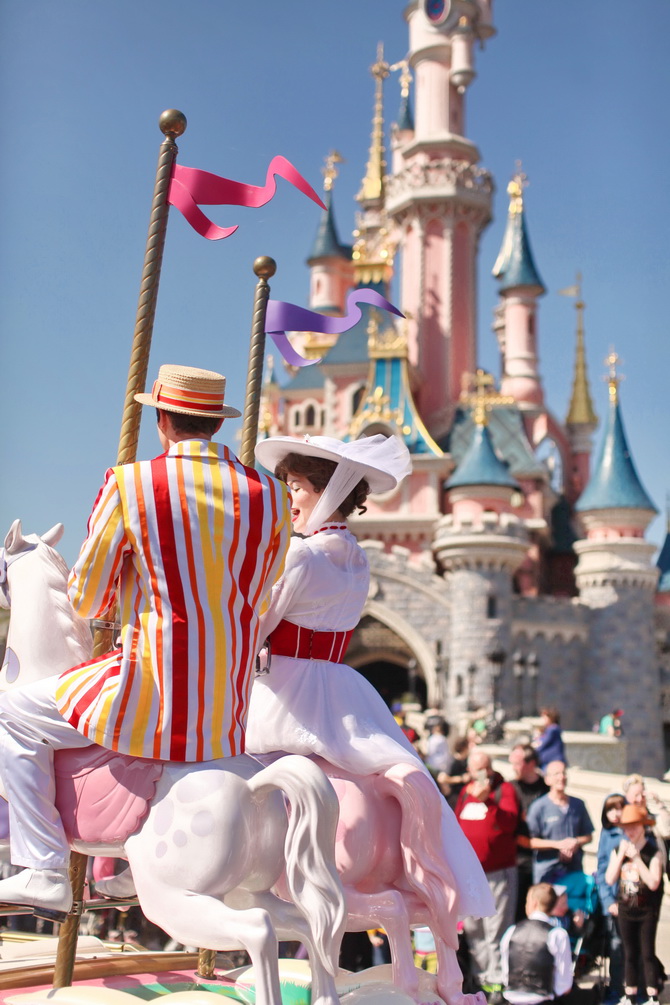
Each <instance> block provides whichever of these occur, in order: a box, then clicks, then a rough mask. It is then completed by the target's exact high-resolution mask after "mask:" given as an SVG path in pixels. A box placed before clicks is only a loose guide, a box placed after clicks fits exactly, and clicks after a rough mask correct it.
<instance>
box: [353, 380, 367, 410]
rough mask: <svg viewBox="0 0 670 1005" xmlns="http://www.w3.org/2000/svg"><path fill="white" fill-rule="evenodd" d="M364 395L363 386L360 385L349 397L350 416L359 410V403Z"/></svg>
mask: <svg viewBox="0 0 670 1005" xmlns="http://www.w3.org/2000/svg"><path fill="white" fill-rule="evenodd" d="M364 394H365V384H361V386H360V387H358V388H356V390H355V391H354V393H353V395H352V396H351V414H352V415H355V414H356V412H357V411H358V409H359V408H360V405H361V402H362V401H363V395H364Z"/></svg>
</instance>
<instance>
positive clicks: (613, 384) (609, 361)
mask: <svg viewBox="0 0 670 1005" xmlns="http://www.w3.org/2000/svg"><path fill="white" fill-rule="evenodd" d="M620 363H621V357H620V356H619V354H618V353H616V352H615V351H614V347H613V346H611V347H610V351H609V353H608V354H607V356H606V357H605V366H606V367H607V370H608V373H607V376H606V377H605V380H606V381H607V388H608V391H609V396H610V401H612V402H614V403H615V404H616V402H618V400H619V384H620V383H621V381H622V380H623V379H624V377H623V374H621V373H619V371H618V370H617V367H618V366H619V364H620Z"/></svg>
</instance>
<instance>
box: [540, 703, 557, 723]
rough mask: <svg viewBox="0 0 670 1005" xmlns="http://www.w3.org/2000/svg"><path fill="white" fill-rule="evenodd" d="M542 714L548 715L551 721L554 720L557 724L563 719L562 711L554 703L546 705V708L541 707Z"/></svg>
mask: <svg viewBox="0 0 670 1005" xmlns="http://www.w3.org/2000/svg"><path fill="white" fill-rule="evenodd" d="M540 715H546V717H547V719H549V722H554V723H556V725H558V723H559V722H560V721H561V716H560V713H559V711H558V709H557V708H554V706H553V705H545V706H544V708H541V709H540Z"/></svg>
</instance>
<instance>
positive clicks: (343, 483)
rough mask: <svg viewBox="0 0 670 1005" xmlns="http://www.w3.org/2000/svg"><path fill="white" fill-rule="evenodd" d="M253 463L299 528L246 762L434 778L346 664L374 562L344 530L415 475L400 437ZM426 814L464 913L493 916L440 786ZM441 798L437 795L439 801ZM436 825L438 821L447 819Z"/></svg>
mask: <svg viewBox="0 0 670 1005" xmlns="http://www.w3.org/2000/svg"><path fill="white" fill-rule="evenodd" d="M256 457H257V458H258V460H259V461H260V463H261V464H262V465H263V466H264V467H265V468H267V469H268V470H270V471H275V473H276V474H277V476H278V477H280V478H282V479H283V480H284V481H286V483H287V484H288V487H289V489H290V491H291V499H292V510H291V512H292V520H293V529H294V531H295V532H296V533H297V534H300V535H305V536H304V537H302V538H301V537H294V538H292V540H291V544H290V547H289V551H288V555H287V558H286V565H285V568H284V573H283V575H282V577H281V579H280V580H279V582H278V583H277V584H276V585H275V586H274V588H273V590H272V596H271V601H270V605H269V608H268V610H267V611H266V613H265V614H264V615H263V616H262V618H261V637H262V638H266V639H269V640H270V650H271V665H270V672H269V673H267V674H262V675H259V676H257V677H256V679H255V681H254V685H253V688H252V694H251V702H250V707H249V717H248V723H247V733H246V749H247V751H248V752H249V753H251V754H258V755H264V754H271V753H273V752H277V751H281V752H283V753H296V754H306V755H310V754H317V755H319V756H321V757H323V758H324V759H325V760H327V761H330V762H331V763H332V764H335V765H337V766H338V767H339V768H344V769H345V770H347V771H350V772H351V773H352V774H357V775H370V774H376V773H381V772H384V771H386V770H387V769H389V768H391V767H393V766H394V765H398V764H410V765H412V766H413V767H416V768H418V769H419V770H420V771H422V772H425V773H426V774H428V772H427V771H426V769H425V768H424V766H423V764H422V762H421V759H420V758H419V757H418V755H417V753H416V751H415V750H414V748H413V747H412V745H411V744H410V743H409V741H408V740H407V739H406V738H405V735H404V733H403V732H402V730H401V729H400V727H399V726H398V724H397V723H396V721H395V719H394V718H393V716H392V715H391V712H390V710H389V709H388V707H387V706H386V704H385V702H384V701H383V700H382V698H381V697H380V695H379V694H378V693H377V691H375V689H374V688H373V687H372V685H371V684H370V683H369V682H368V681H367V680H366V679H365V678H364V677H363V676H362V675H361V674H359V673H358V671H356V670H354V669H353V668H352V667H349V666H347V665H346V664H344V663H342V662H341V660H342V658H343V656H344V653H345V651H346V646H347V643H348V641H349V638H350V636H351V634H352V632H353V630H354V629H355V627H356V625H357V624H358V621H359V619H360V616H361V612H362V610H363V606H364V604H365V601H366V599H367V595H368V585H369V578H370V572H369V567H368V561H367V556H366V555H365V552H364V551H363V549H362V548H361V547H360V546H359V544H358V542H357V541H356V538H355V537H354V535H353V534H352V533H351V532H350V531H349V530H348V529H347V526H346V522H345V521H346V518H347V516H349V515H350V514H351V513H352V512H353V511H354V509H356V508H358V509H359V510H361V511H364V505H363V504H364V501H365V498H366V497H367V495H368V492H370V491H372V492H387V491H390V490H391V489H392V488H394V487H395V486H396V485H397V484H398V483H399V482H400V481H401V480H402V478H404V477H405V475H406V474H408V472H409V471H410V470H411V461H410V457H409V453H408V451H407V448H406V447H405V445H404V444H403V443H402V441H400V440H399V439H398V438H397V437H388V438H386V437H384V436H372V437H367V438H364V439H361V440H356V441H353V442H351V443H343V442H341V441H340V440H335V439H332V438H330V437H326V436H314V437H305V439H304V440H297V439H294V438H292V437H288V436H278V437H270V438H268V439H266V440H263V441H261V442H260V443H259V444H258V445H257V447H256ZM430 792H431V795H430V802H431V805H430V807H428V808H427V810H428V811H429V812H430V813H431V815H432V816H433V817H434V819H435V823H436V831H437V832H438V833H439V828H440V826H441V830H442V835H443V842H442V844H443V851H444V857H445V859H446V860H447V862H448V863H449V865H450V867H451V872H452V873H453V875H454V876H455V878H456V883H457V886H458V890H457V892H458V898H459V904H458V913H459V915H461V916H465V915H472V916H475V917H480V916H485V915H488V914H491V913H493V903H492V900H491V894H490V890H489V886H488V883H487V882H486V878H485V875H484V873H483V871H482V869H481V866H480V864H479V861H478V859H477V857H476V855H475V853H474V851H473V849H472V846H471V845H470V843H469V842H468V840H467V838H466V837H465V835H464V834H463V832H462V830H461V828H460V826H459V824H458V822H457V820H456V817H455V816H454V814H453V811H452V810H451V808H450V807H449V805H448V804H447V802H446V800H445V799H444V798H443V797H442V795H441V793H440V792H439V790H438V789H437V787H436V786H434V785H433V786H432V787H431V790H430ZM433 793H434V798H433V795H432V794H433ZM440 822H441V823H440Z"/></svg>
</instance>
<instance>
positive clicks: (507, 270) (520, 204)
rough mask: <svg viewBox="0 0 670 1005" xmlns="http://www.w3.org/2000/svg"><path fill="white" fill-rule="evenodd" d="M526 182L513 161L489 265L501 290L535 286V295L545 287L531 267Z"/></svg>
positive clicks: (532, 263) (534, 269) (532, 266)
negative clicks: (500, 232) (498, 240)
mask: <svg viewBox="0 0 670 1005" xmlns="http://www.w3.org/2000/svg"><path fill="white" fill-rule="evenodd" d="M527 185H528V178H527V177H526V175H525V174H524V172H523V171H522V170H521V162H520V161H517V167H516V172H515V173H514V175H513V177H512V180H511V181H510V183H509V185H508V186H507V194H508V195H509V197H510V202H509V210H508V213H507V227H506V229H505V236H504V237H503V242H502V246H501V248H500V253H499V254H498V258H497V259H496V263H495V265H494V266H493V275H494V276H495V278H496V279H500V280H501V286H500V292H501V293H505V292H506V291H507V290H513V289H516V287H518V286H529V287H533V288H535V291H536V295H538V296H539V295H540V294H542V293H546V289H545V286H544V283H543V282H542V280H541V279H540V274H539V272H538V271H537V268H536V267H535V262H534V260H533V253H532V251H531V250H530V241H529V240H528V233H527V231H526V214H525V211H524V200H523V191H524V189H525V188H526V187H527Z"/></svg>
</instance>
